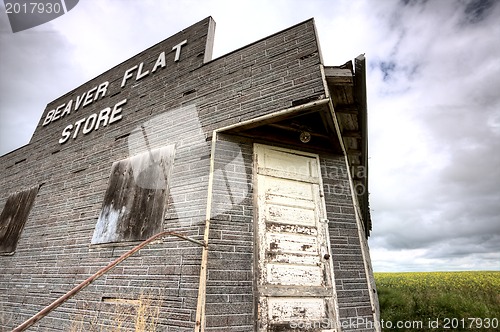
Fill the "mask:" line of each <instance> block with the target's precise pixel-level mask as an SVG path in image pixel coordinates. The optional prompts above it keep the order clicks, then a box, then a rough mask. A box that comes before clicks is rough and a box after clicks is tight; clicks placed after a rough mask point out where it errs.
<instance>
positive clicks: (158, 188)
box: [92, 145, 175, 244]
mask: <svg viewBox="0 0 500 332" xmlns="http://www.w3.org/2000/svg"><path fill="white" fill-rule="evenodd" d="M174 156H175V145H169V146H166V147H162V148H158V149H154V150H148V151H146V152H144V153H141V154H139V155H136V156H132V157H130V158H127V159H124V160H121V161H118V162H115V163H113V166H112V169H111V176H110V179H109V183H108V188H107V190H106V194H105V195H104V202H103V205H102V210H101V214H100V215H99V219H98V220H97V224H96V228H95V231H94V235H93V237H92V244H101V243H112V242H122V241H140V240H145V239H147V238H149V237H151V236H152V235H154V234H156V233H159V232H161V231H162V220H163V214H164V211H165V205H166V204H167V198H168V189H169V179H170V174H171V170H172V166H173V162H174Z"/></svg>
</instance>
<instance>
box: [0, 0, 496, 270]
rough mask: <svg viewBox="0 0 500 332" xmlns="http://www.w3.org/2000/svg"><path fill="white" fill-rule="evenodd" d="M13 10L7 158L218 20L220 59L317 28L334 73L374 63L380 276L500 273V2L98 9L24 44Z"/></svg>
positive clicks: (1, 106) (7, 43) (332, 1)
mask: <svg viewBox="0 0 500 332" xmlns="http://www.w3.org/2000/svg"><path fill="white" fill-rule="evenodd" d="M0 8H1V9H2V12H1V13H0V155H2V154H5V153H8V152H9V151H12V150H14V149H16V148H18V147H21V146H23V145H25V144H27V143H28V141H29V139H30V138H31V135H32V133H33V131H34V129H35V127H36V124H37V122H38V120H39V119H40V117H41V115H42V112H43V110H44V108H45V105H46V104H47V103H49V102H50V101H52V100H54V99H56V98H58V97H59V96H61V95H63V94H65V93H66V92H68V91H70V90H72V89H74V88H76V87H77V86H79V85H81V84H82V83H84V82H86V81H88V80H90V79H92V78H94V77H95V76H97V75H99V74H101V73H102V72H104V71H105V70H107V69H109V68H111V67H113V66H114V65H116V64H119V63H120V62H122V61H124V60H126V59H128V58H130V57H132V56H134V55H135V54H137V53H138V52H140V51H142V50H144V49H146V48H148V47H149V46H152V45H154V44H156V43H157V42H159V41H161V40H163V39H165V38H167V37H169V36H171V35H173V34H175V33H176V32H178V31H180V30H182V29H184V28H186V27H188V26H190V25H191V24H193V23H196V22H198V21H199V20H201V19H203V18H205V17H207V16H212V17H213V18H214V19H215V21H216V23H217V28H216V34H215V49H214V58H215V57H219V56H222V55H224V54H225V53H228V52H230V51H232V50H234V49H236V48H239V47H242V46H244V45H246V44H249V43H251V42H253V41H256V40H258V39H261V38H264V37H266V36H268V35H270V34H273V33H275V32H277V31H280V30H282V29H285V28H287V27H289V26H291V25H294V24H296V23H299V22H302V21H304V20H306V19H308V18H311V17H314V18H315V21H316V25H317V30H318V34H319V37H320V42H321V48H322V52H323V59H324V62H325V64H326V65H340V64H343V63H345V62H346V61H348V60H351V59H353V58H354V57H356V56H357V55H359V54H361V53H365V54H366V57H367V61H368V72H367V75H368V82H367V88H368V111H369V132H370V135H369V144H370V145H369V149H370V150H369V151H370V152H369V154H370V159H369V162H370V201H371V208H372V220H373V228H374V229H373V232H372V236H371V237H370V247H371V256H372V260H373V265H374V269H375V270H376V271H434V270H436V271H443V270H500V42H499V40H500V20H498V17H500V1H495V0H456V1H454V0H440V1H432V0H431V1H421V0H404V1H397V0H381V1H370V0H359V1H351V0H308V1H298V0H297V1H292V0H290V1H285V0H277V1H259V0H250V1H235V0H229V1H217V0H203V1H201V0H200V1H198V0H189V1H179V0H165V1H161V0H150V1H146V0H141V1H133V0H106V1H97V0H85V1H80V3H78V5H77V6H76V7H75V8H73V9H72V10H71V11H69V12H68V13H67V14H65V15H63V16H61V17H59V18H57V19H55V20H53V21H51V22H49V23H46V24H43V25H40V26H38V27H35V28H32V29H29V30H25V31H22V32H17V33H12V30H11V28H10V25H9V21H8V19H7V15H6V14H5V10H4V9H5V7H3V3H2V4H0Z"/></svg>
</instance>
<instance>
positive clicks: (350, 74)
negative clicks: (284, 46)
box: [324, 55, 372, 237]
mask: <svg viewBox="0 0 500 332" xmlns="http://www.w3.org/2000/svg"><path fill="white" fill-rule="evenodd" d="M324 72H325V78H326V82H327V85H328V90H329V94H330V98H331V100H332V105H333V110H332V111H333V114H334V117H335V118H336V120H337V123H338V127H339V128H338V131H339V137H340V138H341V141H342V142H341V145H342V148H343V151H344V153H345V154H346V155H347V160H348V163H349V166H350V170H351V175H352V178H353V184H354V190H355V191H356V194H357V197H358V202H359V205H360V209H361V217H362V219H363V223H364V227H365V234H366V236H367V237H368V236H369V234H370V231H371V229H372V223H371V217H370V207H369V202H368V126H367V121H368V116H367V102H366V60H365V57H364V55H360V56H358V57H357V58H356V59H354V66H353V63H352V62H351V61H348V62H346V63H345V64H344V65H342V66H337V67H325V68H324Z"/></svg>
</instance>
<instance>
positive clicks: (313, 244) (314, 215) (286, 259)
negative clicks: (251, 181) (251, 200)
mask: <svg viewBox="0 0 500 332" xmlns="http://www.w3.org/2000/svg"><path fill="white" fill-rule="evenodd" d="M254 147H255V149H254V151H255V153H254V158H255V159H254V161H255V163H254V167H255V177H256V190H255V193H256V203H257V210H256V211H257V218H256V219H257V234H256V239H258V240H257V242H258V243H257V248H258V266H257V269H258V281H257V282H258V285H257V286H258V291H259V302H258V308H257V312H258V317H257V319H258V324H257V326H258V330H259V331H275V330H280V331H282V330H288V329H289V328H290V326H291V325H292V324H293V323H297V322H304V321H308V322H314V321H321V320H323V321H324V320H328V321H330V322H334V321H335V314H334V313H335V309H334V308H335V303H334V298H333V294H334V291H333V284H334V283H333V277H332V269H331V263H330V258H329V257H330V255H326V254H329V245H328V243H329V241H328V238H327V236H328V235H327V234H328V232H327V228H326V227H327V224H326V223H324V222H323V221H324V220H325V211H324V202H323V201H322V200H323V197H322V195H320V190H321V187H320V185H321V180H320V169H319V158H318V156H317V155H314V154H310V153H305V152H299V151H294V150H289V149H283V148H276V147H271V146H265V145H260V144H255V146H254ZM320 330H321V329H320ZM315 331H316V330H315ZM321 331H323V330H321ZM324 331H333V330H331V329H328V330H324Z"/></svg>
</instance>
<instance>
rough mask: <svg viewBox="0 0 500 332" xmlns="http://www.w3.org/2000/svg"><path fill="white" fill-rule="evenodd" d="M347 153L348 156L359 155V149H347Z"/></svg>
mask: <svg viewBox="0 0 500 332" xmlns="http://www.w3.org/2000/svg"><path fill="white" fill-rule="evenodd" d="M347 154H348V155H350V156H361V150H357V149H347Z"/></svg>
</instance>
